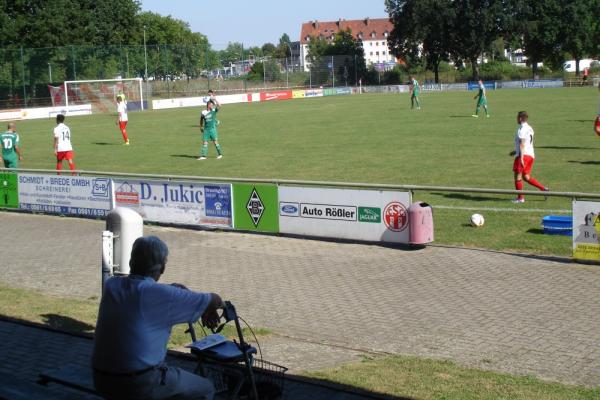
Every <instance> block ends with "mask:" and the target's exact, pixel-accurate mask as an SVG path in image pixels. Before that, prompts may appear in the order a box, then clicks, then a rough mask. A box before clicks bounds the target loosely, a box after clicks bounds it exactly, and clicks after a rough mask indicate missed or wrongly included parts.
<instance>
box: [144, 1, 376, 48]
mask: <svg viewBox="0 0 600 400" xmlns="http://www.w3.org/2000/svg"><path fill="white" fill-rule="evenodd" d="M142 10H143V11H152V12H155V13H158V14H160V15H164V16H167V15H170V16H171V17H173V18H177V19H180V20H183V21H185V22H187V23H189V24H190V28H191V29H192V31H193V32H200V33H202V34H204V35H206V36H208V41H209V42H210V43H211V45H212V47H213V48H214V49H216V50H222V49H224V48H225V47H227V43H229V42H241V43H243V44H244V47H252V46H259V47H260V46H262V45H263V44H265V43H273V44H277V43H278V42H279V38H280V37H281V35H282V34H284V33H287V34H288V35H289V36H290V39H291V40H292V41H297V40H300V28H301V26H302V23H303V22H309V21H313V20H319V21H337V20H338V19H340V18H343V19H347V20H349V19H363V18H365V17H370V18H385V17H387V14H386V12H385V5H384V0H292V1H285V0H279V1H276V0H254V1H248V0H229V1H227V2H219V1H214V0H213V1H205V0H142Z"/></svg>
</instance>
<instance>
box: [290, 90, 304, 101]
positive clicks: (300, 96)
mask: <svg viewBox="0 0 600 400" xmlns="http://www.w3.org/2000/svg"><path fill="white" fill-rule="evenodd" d="M304 94H305V93H304V90H293V91H292V98H293V99H303V98H304Z"/></svg>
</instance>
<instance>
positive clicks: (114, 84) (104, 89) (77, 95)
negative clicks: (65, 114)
mask: <svg viewBox="0 0 600 400" xmlns="http://www.w3.org/2000/svg"><path fill="white" fill-rule="evenodd" d="M61 91H62V92H63V93H64V99H65V106H66V107H68V106H69V105H79V104H91V105H92V108H93V109H95V111H96V112H113V111H114V110H115V102H116V97H117V95H118V94H120V93H123V94H125V99H126V100H127V106H128V108H129V109H140V110H143V109H144V94H143V92H142V78H129V79H99V80H83V81H65V83H64V85H63V87H62V88H61Z"/></svg>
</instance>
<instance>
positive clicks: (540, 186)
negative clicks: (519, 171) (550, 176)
mask: <svg viewBox="0 0 600 400" xmlns="http://www.w3.org/2000/svg"><path fill="white" fill-rule="evenodd" d="M527 183H529V184H530V185H533V186H535V187H536V188H538V189H540V190H545V189H546V186H544V185H542V184H541V183H539V182H538V181H537V179H535V178H529V180H528V181H527Z"/></svg>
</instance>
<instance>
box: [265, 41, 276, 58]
mask: <svg viewBox="0 0 600 400" xmlns="http://www.w3.org/2000/svg"><path fill="white" fill-rule="evenodd" d="M261 50H262V53H263V55H264V56H266V57H272V56H273V54H274V53H275V50H277V48H276V47H275V45H274V44H273V43H265V44H263V45H262V47H261Z"/></svg>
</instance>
